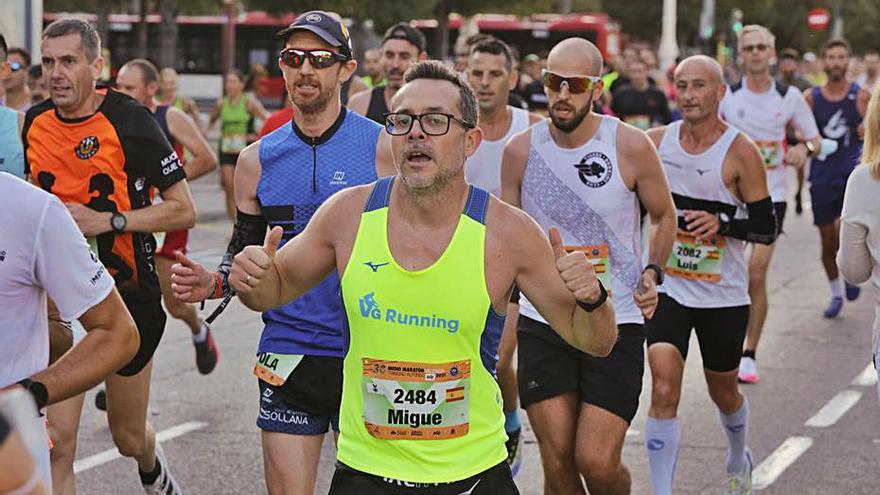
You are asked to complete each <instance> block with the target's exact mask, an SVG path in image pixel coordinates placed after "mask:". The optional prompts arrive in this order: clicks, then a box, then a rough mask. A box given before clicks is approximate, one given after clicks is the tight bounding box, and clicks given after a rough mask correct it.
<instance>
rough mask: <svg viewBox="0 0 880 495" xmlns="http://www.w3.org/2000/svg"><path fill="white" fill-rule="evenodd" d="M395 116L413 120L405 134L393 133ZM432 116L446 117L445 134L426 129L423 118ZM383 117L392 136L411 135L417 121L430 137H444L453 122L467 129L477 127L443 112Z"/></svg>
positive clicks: (399, 113)
mask: <svg viewBox="0 0 880 495" xmlns="http://www.w3.org/2000/svg"><path fill="white" fill-rule="evenodd" d="M395 115H406V116H408V117H410V118H411V119H412V120H410V121H409V126H408V127H407V128H406V131H403V132H399V131H398V132H392V131H391V129H392V128H393V127H394V125H395V124H394V123H393V122H391V120H390V118H391V117H393V116H395ZM432 115H442V116H444V117H446V129H445V130H444V131H443V132H439V133H437V132H430V131H428V130H427V129H425V126H424V125H423V123H422V118H423V117H428V116H432ZM382 117H383V118H384V119H385V132H387V133H388V134H391V135H392V136H405V135H407V134H409V133H410V131H412V126H413V124H414V123H415V121H416V120H418V121H419V127H421V128H422V132H424V133H425V134H427V135H428V136H442V135H444V134H446V133H448V132H449V127H450V125H451V124H450V123H451V122H452V121H453V120H454V121H456V122H458V123H459V124H460V125H461V126H462V127H464V128H465V129H473V128H474V127H476V126H475V125H473V124H471V123H470V122H468V121H466V120H463V119H460V118H458V117H456V116H455V115H452V114H451V113H443V112H427V113H406V112H388V113H384V114H382Z"/></svg>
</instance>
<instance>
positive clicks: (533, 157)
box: [520, 116, 644, 324]
mask: <svg viewBox="0 0 880 495" xmlns="http://www.w3.org/2000/svg"><path fill="white" fill-rule="evenodd" d="M601 118H602V122H601V123H600V124H599V128H598V129H597V130H596V134H595V135H594V136H593V137H592V138H591V139H590V140H589V141H587V143H586V144H584V145H583V146H580V147H578V148H572V149H568V148H561V147H559V146H558V145H557V144H556V143H555V142H554V141H553V138H552V137H551V135H550V127H549V126H550V125H551V124H549V120H544V121H541V122H538V123H537V124H535V125H534V126H532V144H531V150H530V151H529V160H528V164H527V166H526V171H525V176H524V177H523V183H522V209H523V211H525V212H526V213H528V214H529V215H531V216H532V217H533V218H534V219H535V220H536V221H537V222H538V224H540V225H541V228H542V229H544V231H545V232H546V231H547V230H548V229H549V228H550V227H556V228H558V229H559V233H560V235H561V236H562V242H563V245H565V246H566V247H578V248H580V249H583V250H584V251H585V252H586V254H587V257H589V258H590V260H591V261H592V262H593V264H594V266H595V267H596V272H597V274H598V275H599V278H600V280H602V284H603V285H604V286H605V287H606V288H607V289H608V292H609V293H610V295H611V300H612V302H613V303H614V309H615V312H616V313H617V323H618V324H627V323H638V324H641V323H644V318H643V317H642V313H641V311H639V309H638V307H637V306H636V304H635V301H634V300H633V290H635V288H636V287H637V286H638V284H639V281H640V278H641V273H642V270H641V243H640V238H639V229H640V228H641V218H640V217H639V201H638V197H637V196H636V193H635V192H633V191H630V190H629V188H627V186H626V184H625V183H624V182H623V178H622V177H621V175H620V168H619V167H618V166H617V126H618V124H619V121H618V120H617V119H616V118H613V117H608V116H601ZM520 314H523V315H525V316H528V317H529V318H532V319H535V320H538V321H541V322H545V320H544V319H543V318H541V315H540V314H539V313H538V311H537V310H536V309H535V307H534V306H532V304H531V303H530V302H529V301H528V299H526V298H525V297H523V298H522V299H521V300H520ZM545 323H546V322H545Z"/></svg>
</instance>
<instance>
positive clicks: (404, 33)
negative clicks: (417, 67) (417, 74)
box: [382, 22, 426, 53]
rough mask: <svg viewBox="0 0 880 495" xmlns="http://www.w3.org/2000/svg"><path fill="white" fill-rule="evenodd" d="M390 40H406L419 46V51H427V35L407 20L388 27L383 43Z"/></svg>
mask: <svg viewBox="0 0 880 495" xmlns="http://www.w3.org/2000/svg"><path fill="white" fill-rule="evenodd" d="M388 40H406V41H409V42H410V43H411V44H412V45H413V46H415V47H416V48H418V49H419V53H422V52H423V51H425V44H426V43H425V35H424V34H422V32H421V31H419V30H418V29H416V28H414V27H412V26H410V25H409V24H407V23H405V22H399V23H397V24H395V25H393V26H391V27H390V28H388V31H385V37H384V38H382V44H383V45H384V44H385V42H386V41H388Z"/></svg>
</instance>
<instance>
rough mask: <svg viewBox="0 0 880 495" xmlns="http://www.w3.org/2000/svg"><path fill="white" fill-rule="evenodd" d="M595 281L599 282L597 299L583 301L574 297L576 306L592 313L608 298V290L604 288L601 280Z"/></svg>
mask: <svg viewBox="0 0 880 495" xmlns="http://www.w3.org/2000/svg"><path fill="white" fill-rule="evenodd" d="M596 281H597V282H599V299H596V301H595V302H593V303H585V302H583V301H581V300H580V299H576V301H577V304H578V306H580V307H581V309H582V310H584V311H586V312H587V313H592V312H593V311H595V310H597V309H598V308H599V306H601V305H603V304H605V301H606V300H608V291H607V290H605V286H604V285H602V281H601V280H596Z"/></svg>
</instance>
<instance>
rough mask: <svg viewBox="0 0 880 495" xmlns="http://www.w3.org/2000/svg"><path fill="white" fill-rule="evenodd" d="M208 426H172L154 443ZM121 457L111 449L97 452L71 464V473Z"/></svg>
mask: <svg viewBox="0 0 880 495" xmlns="http://www.w3.org/2000/svg"><path fill="white" fill-rule="evenodd" d="M206 426H208V423H203V422H201V421H190V422H188V423H183V424H179V425H177V426H172V427H171V428H168V429H167V430H162V431H160V432H159V433H156V441H158V442H167V441H169V440H171V439H174V438H177V437H179V436H181V435H186V434H187V433H190V432H193V431H196V430H200V429H202V428H204V427H206ZM121 457H122V455H120V454H119V450H117V449H115V448H112V449H107V450H105V451H103V452H99V453H97V454H95V455H93V456H89V457H86V458H85V459H80V460H78V461H76V462H74V463H73V472H74V473H81V472H83V471H88V470H89V469H92V468H94V467H98V466H100V465H102V464H107V463H108V462H110V461H115V460H116V459H119V458H121Z"/></svg>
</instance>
